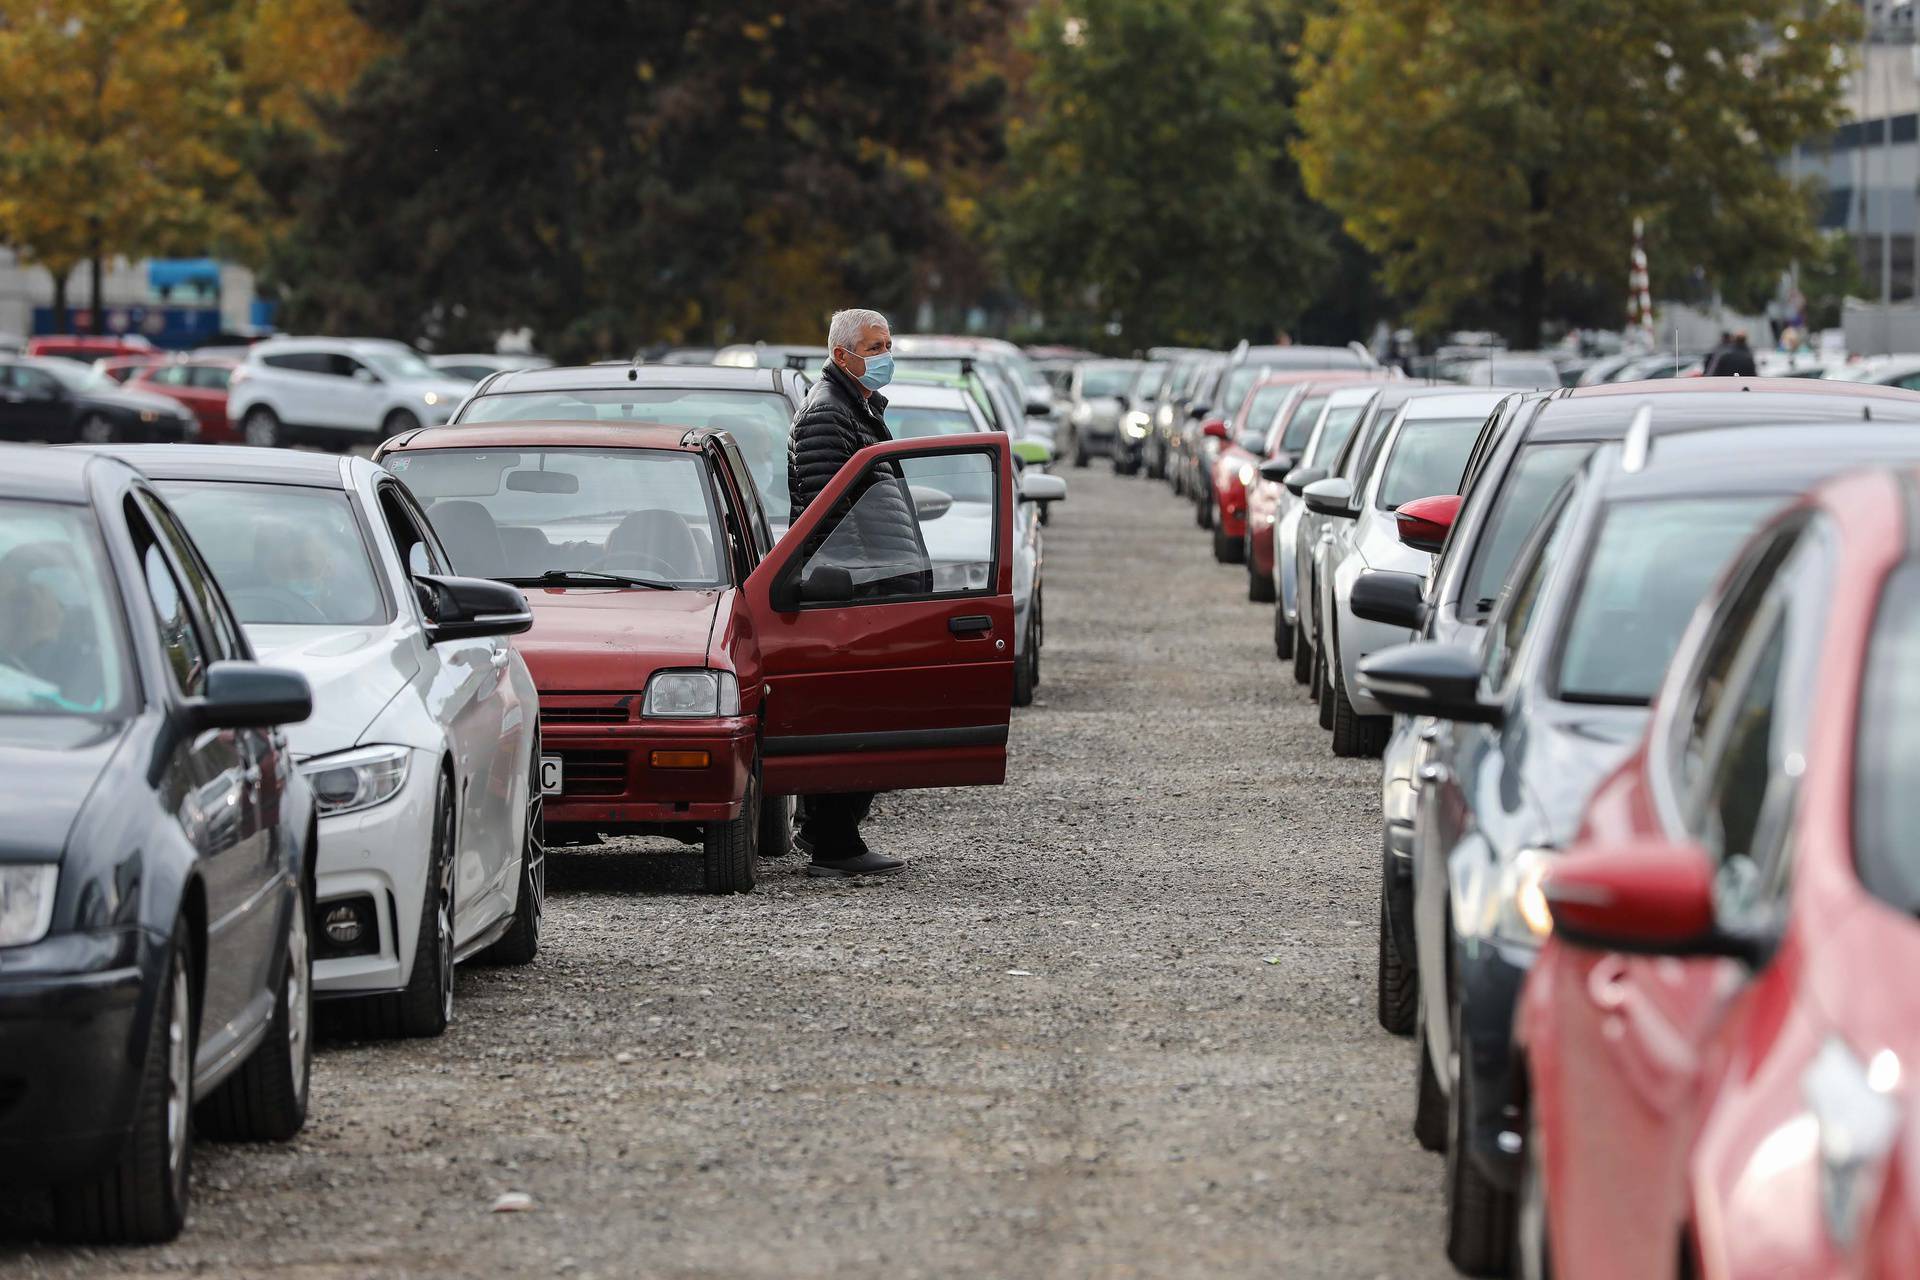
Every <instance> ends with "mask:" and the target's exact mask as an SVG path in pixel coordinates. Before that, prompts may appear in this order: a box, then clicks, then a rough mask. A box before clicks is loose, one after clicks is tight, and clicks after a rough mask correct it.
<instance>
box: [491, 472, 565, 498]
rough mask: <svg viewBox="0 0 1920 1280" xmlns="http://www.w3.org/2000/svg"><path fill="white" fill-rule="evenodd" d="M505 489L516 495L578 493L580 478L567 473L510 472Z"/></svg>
mask: <svg viewBox="0 0 1920 1280" xmlns="http://www.w3.org/2000/svg"><path fill="white" fill-rule="evenodd" d="M507 488H509V489H512V490H514V491H515V492H517V493H578V492H580V477H579V476H576V475H574V474H573V473H571V472H568V471H512V472H509V473H508V474H507Z"/></svg>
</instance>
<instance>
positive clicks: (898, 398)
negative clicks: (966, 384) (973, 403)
mask: <svg viewBox="0 0 1920 1280" xmlns="http://www.w3.org/2000/svg"><path fill="white" fill-rule="evenodd" d="M886 397H887V405H888V407H889V408H891V407H892V406H894V405H898V406H899V407H901V408H902V409H951V408H955V407H958V408H962V409H964V408H966V407H967V399H968V396H967V393H966V392H965V391H964V390H963V389H962V388H961V387H959V386H958V385H954V384H949V383H943V382H895V383H891V384H889V385H888V387H887V390H886Z"/></svg>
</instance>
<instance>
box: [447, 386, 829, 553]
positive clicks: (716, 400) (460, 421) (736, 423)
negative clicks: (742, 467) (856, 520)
mask: <svg viewBox="0 0 1920 1280" xmlns="http://www.w3.org/2000/svg"><path fill="white" fill-rule="evenodd" d="M810 385H811V384H810V383H809V382H808V380H807V378H806V375H805V374H803V373H801V372H800V370H799V369H797V368H793V367H790V366H782V367H779V368H771V369H764V368H759V369H756V368H738V367H729V366H726V365H691V364H682V365H661V364H650V365H638V364H619V363H609V364H593V365H581V366H572V367H566V368H558V369H508V370H505V371H503V372H500V373H496V374H494V375H493V376H492V377H488V378H482V379H481V380H480V381H479V383H478V384H476V385H475V386H474V388H473V391H472V392H471V393H470V394H469V395H468V396H467V398H466V399H465V400H463V401H462V402H461V404H460V407H459V408H458V409H455V410H454V413H453V417H452V418H450V419H448V420H447V425H448V426H450V427H457V426H471V425H474V424H477V423H483V422H609V423H612V422H620V423H634V422H660V423H666V424H667V425H669V426H680V427H687V428H689V429H692V428H695V427H712V428H713V429H715V430H717V431H726V432H730V433H731V434H732V435H733V438H734V441H735V443H737V444H738V445H739V446H740V452H741V454H742V455H743V456H744V457H745V458H746V460H747V466H748V468H749V469H750V470H751V471H752V472H753V481H754V484H755V485H757V486H758V487H759V489H760V501H761V503H762V504H763V505H764V506H765V507H766V509H767V520H768V522H769V523H770V524H772V525H773V527H774V536H775V537H778V536H779V535H780V534H781V533H784V532H785V531H786V527H787V521H788V510H787V508H788V498H787V435H788V433H789V432H791V431H792V429H793V418H794V415H795V414H796V413H798V412H799V411H800V406H801V405H802V404H803V403H805V401H806V398H807V388H808V387H809V386H810Z"/></svg>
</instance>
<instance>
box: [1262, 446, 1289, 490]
mask: <svg viewBox="0 0 1920 1280" xmlns="http://www.w3.org/2000/svg"><path fill="white" fill-rule="evenodd" d="M1292 470H1293V459H1292V457H1290V456H1289V455H1287V454H1284V453H1282V454H1276V455H1275V456H1273V457H1271V458H1268V459H1267V460H1266V461H1265V462H1263V463H1261V464H1260V478H1261V479H1262V480H1270V481H1272V482H1273V483H1274V484H1285V483H1286V480H1287V473H1288V472H1289V471H1292Z"/></svg>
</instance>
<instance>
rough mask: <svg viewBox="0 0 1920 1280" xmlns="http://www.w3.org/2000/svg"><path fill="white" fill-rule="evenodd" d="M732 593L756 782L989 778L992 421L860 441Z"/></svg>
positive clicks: (1000, 554) (997, 463) (1009, 532)
mask: <svg viewBox="0 0 1920 1280" xmlns="http://www.w3.org/2000/svg"><path fill="white" fill-rule="evenodd" d="M741 599H742V602H743V606H744V607H743V608H742V610H741V613H742V614H743V615H744V617H742V618H741V621H742V622H744V623H746V624H747V625H750V626H752V627H753V629H754V632H755V635H756V638H757V640H758V646H757V647H758V648H759V651H760V656H761V662H762V669H761V671H760V672H759V673H758V683H759V686H760V692H761V694H762V696H763V698H764V701H763V702H762V704H761V725H762V730H763V736H764V741H763V744H762V751H763V769H764V771H765V784H766V789H767V793H768V794H770V795H819V794H824V793H829V792H840V791H895V790H906V789H910V788H915V787H959V786H979V785H993V784H997V783H1001V782H1004V781H1006V774H1007V720H1008V715H1009V710H1010V708H1011V706H1012V701H1013V647H1014V646H1013V471H1012V463H1011V459H1010V446H1009V443H1008V440H1007V437H1006V436H1005V435H1004V434H1001V433H998V432H992V433H988V432H981V433H969V434H965V435H958V436H941V437H933V438H928V439H922V440H895V441H890V442H887V443H883V444H878V445H872V446H869V447H868V448H865V449H862V450H861V451H860V452H859V453H857V454H855V455H854V456H853V458H852V459H850V460H849V461H848V463H847V465H846V466H845V467H843V468H841V471H840V474H839V475H837V476H835V477H834V479H833V481H832V482H831V483H830V484H828V486H827V487H826V489H825V490H824V491H823V492H822V493H821V495H820V496H819V497H818V498H816V499H814V501H813V502H812V504H811V505H809V506H808V507H807V509H806V511H805V512H803V513H802V514H801V515H800V517H799V518H798V519H796V520H795V521H794V522H793V527H792V528H791V529H789V530H788V531H787V534H786V536H785V537H783V538H782V539H781V540H780V542H779V544H778V545H777V546H775V547H774V549H773V550H772V551H771V552H770V553H769V554H768V555H767V557H766V558H765V559H764V560H762V561H761V562H760V564H759V566H758V567H757V568H755V569H754V571H753V572H752V573H751V574H750V575H749V576H748V578H747V580H746V582H745V584H744V585H743V587H742V590H741ZM740 676H741V683H742V685H743V686H748V687H751V686H750V685H748V681H749V673H748V672H746V671H744V670H743V671H741V673H740Z"/></svg>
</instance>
